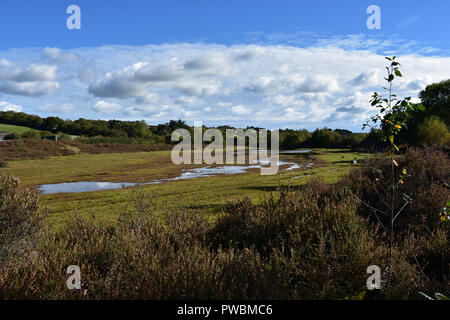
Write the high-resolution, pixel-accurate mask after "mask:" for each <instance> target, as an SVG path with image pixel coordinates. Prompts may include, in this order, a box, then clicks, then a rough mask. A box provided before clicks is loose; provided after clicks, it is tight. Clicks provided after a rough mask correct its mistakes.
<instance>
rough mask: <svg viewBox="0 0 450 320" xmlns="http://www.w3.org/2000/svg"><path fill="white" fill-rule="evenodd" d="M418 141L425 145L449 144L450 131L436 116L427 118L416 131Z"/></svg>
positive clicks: (446, 145)
mask: <svg viewBox="0 0 450 320" xmlns="http://www.w3.org/2000/svg"><path fill="white" fill-rule="evenodd" d="M417 139H418V142H419V143H421V144H425V145H440V146H445V147H448V146H449V145H450V133H449V131H448V128H447V126H446V125H445V123H444V122H443V121H442V120H440V119H439V118H438V117H436V116H431V117H430V118H427V119H426V120H425V121H424V122H423V123H422V124H421V125H420V126H419V130H418V132H417Z"/></svg>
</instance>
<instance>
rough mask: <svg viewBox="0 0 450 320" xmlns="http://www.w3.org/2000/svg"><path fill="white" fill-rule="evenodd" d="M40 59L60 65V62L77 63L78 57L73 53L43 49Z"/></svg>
mask: <svg viewBox="0 0 450 320" xmlns="http://www.w3.org/2000/svg"><path fill="white" fill-rule="evenodd" d="M42 57H43V59H44V60H47V61H50V62H53V63H61V62H74V61H79V60H80V57H79V56H78V55H77V54H75V53H70V52H64V51H62V50H61V49H59V48H48V47H47V48H44V51H43V52H42Z"/></svg>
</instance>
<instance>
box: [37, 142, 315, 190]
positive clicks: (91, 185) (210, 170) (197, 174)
mask: <svg viewBox="0 0 450 320" xmlns="http://www.w3.org/2000/svg"><path fill="white" fill-rule="evenodd" d="M310 151H311V150H290V151H281V152H280V153H289V154H293V153H308V152H310ZM269 164H270V159H269V158H266V159H263V160H258V161H256V162H255V163H252V164H250V165H234V166H232V165H223V166H219V167H211V166H207V167H201V168H193V169H183V172H182V173H181V174H180V175H179V176H178V177H175V178H167V179H157V180H153V181H150V182H146V183H134V182H92V181H81V182H66V183H56V184H44V185H41V186H40V187H39V189H38V191H39V192H40V193H42V194H55V193H79V192H90V191H100V190H114V189H122V188H128V187H133V186H138V185H148V184H158V183H162V182H165V181H177V180H185V179H194V178H202V177H214V176H217V175H232V174H238V173H245V172H247V170H249V169H258V168H261V167H262V166H265V165H269ZM287 165H289V167H287V168H284V169H283V170H285V171H292V170H296V169H300V168H302V167H305V168H310V167H311V166H312V165H313V163H308V164H306V165H299V164H297V163H295V162H286V161H278V166H287Z"/></svg>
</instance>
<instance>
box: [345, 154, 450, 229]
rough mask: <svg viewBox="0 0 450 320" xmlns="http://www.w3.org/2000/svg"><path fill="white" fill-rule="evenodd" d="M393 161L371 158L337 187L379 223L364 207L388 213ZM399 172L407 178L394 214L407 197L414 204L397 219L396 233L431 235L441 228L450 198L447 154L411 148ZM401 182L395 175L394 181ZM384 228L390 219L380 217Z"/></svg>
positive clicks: (400, 190)
mask: <svg viewBox="0 0 450 320" xmlns="http://www.w3.org/2000/svg"><path fill="white" fill-rule="evenodd" d="M390 161H391V160H387V159H386V157H385V156H383V155H377V156H374V157H373V158H370V159H368V160H367V161H365V163H364V164H363V165H362V166H361V167H358V168H356V169H354V170H352V171H351V172H350V174H348V175H347V176H345V177H343V178H342V179H341V180H340V182H339V183H338V185H340V186H341V187H343V188H348V189H349V190H351V192H352V193H354V194H355V195H356V196H357V197H358V198H359V199H360V200H361V202H360V203H361V205H360V206H359V208H358V213H359V214H360V215H361V216H363V217H370V219H371V220H372V221H373V222H375V223H378V222H379V221H378V219H377V218H376V216H375V214H374V213H373V210H372V209H371V208H370V207H368V206H367V205H364V204H363V203H366V204H369V205H370V206H371V207H374V208H377V209H381V210H386V209H387V208H388V207H387V205H386V203H388V204H390V203H391V199H392V190H386V187H385V186H387V185H389V184H390V183H392V171H391V164H390ZM396 161H397V162H398V168H397V169H396V171H397V172H399V171H401V170H402V169H401V168H406V170H407V175H406V176H405V178H404V179H402V182H403V183H402V184H399V188H398V190H396V192H395V194H394V195H395V198H396V201H395V210H394V211H395V212H398V211H399V210H400V209H401V207H402V206H403V205H404V203H405V201H404V200H403V198H404V194H406V195H408V196H409V197H411V199H412V202H411V203H409V204H408V205H406V206H405V208H404V209H403V211H402V212H401V214H400V215H399V216H398V218H397V219H396V220H395V224H394V228H395V233H396V234H397V233H408V232H415V233H416V234H429V232H430V231H432V230H435V229H436V228H437V227H438V226H439V225H440V220H439V218H440V217H439V211H440V210H441V209H442V208H443V207H444V206H445V204H446V202H447V201H448V200H449V199H450V190H449V188H448V181H449V178H450V160H449V158H448V156H447V154H446V153H444V152H443V151H441V150H439V149H436V148H431V147H427V148H409V149H408V150H407V151H406V152H405V153H404V154H403V155H400V156H399V157H398V158H396ZM397 180H398V173H396V176H395V181H397ZM378 218H379V220H380V221H381V223H383V224H384V225H389V223H388V220H387V219H388V218H389V217H387V216H383V215H382V214H378Z"/></svg>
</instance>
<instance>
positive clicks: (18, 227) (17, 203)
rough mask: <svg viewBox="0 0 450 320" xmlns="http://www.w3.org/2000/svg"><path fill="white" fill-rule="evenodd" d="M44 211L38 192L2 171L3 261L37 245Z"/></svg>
mask: <svg viewBox="0 0 450 320" xmlns="http://www.w3.org/2000/svg"><path fill="white" fill-rule="evenodd" d="M43 217H44V211H43V210H42V208H41V207H40V204H39V198H38V195H37V194H36V193H35V192H32V191H30V190H29V189H23V188H21V187H20V186H19V179H17V178H15V177H13V176H11V175H10V174H4V173H0V265H1V264H2V263H4V262H5V261H7V260H8V259H10V258H11V257H13V256H15V255H17V254H19V253H20V252H21V251H23V250H25V249H27V248H33V247H34V246H35V245H36V241H37V239H38V236H39V233H40V231H41V228H42V225H43Z"/></svg>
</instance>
